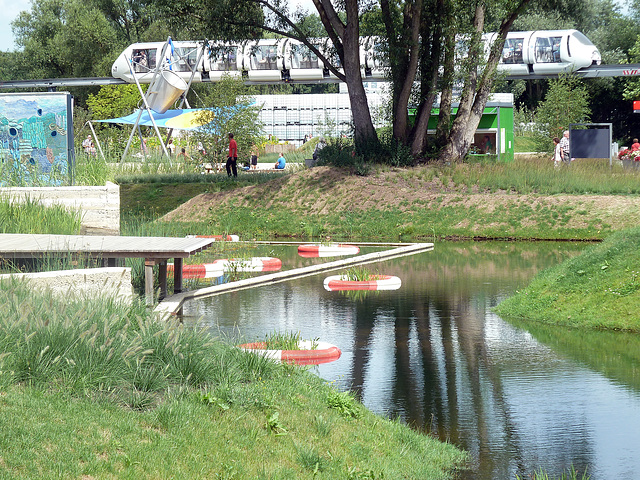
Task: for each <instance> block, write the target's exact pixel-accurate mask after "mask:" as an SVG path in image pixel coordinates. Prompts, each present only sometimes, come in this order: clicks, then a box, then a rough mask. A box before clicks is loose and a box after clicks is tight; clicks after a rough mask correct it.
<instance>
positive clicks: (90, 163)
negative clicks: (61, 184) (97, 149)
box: [74, 152, 113, 186]
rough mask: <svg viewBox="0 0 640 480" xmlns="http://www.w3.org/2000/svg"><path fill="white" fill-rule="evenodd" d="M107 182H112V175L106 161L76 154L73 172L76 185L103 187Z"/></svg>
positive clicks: (96, 157) (97, 157) (99, 157)
mask: <svg viewBox="0 0 640 480" xmlns="http://www.w3.org/2000/svg"><path fill="white" fill-rule="evenodd" d="M107 181H113V173H112V171H111V167H110V166H109V163H108V160H107V159H105V158H102V157H101V156H95V157H94V156H90V155H86V154H85V153H84V152H82V153H81V152H76V163H75V170H74V183H75V184H76V185H90V186H91V185H104V184H105V183H106V182H107Z"/></svg>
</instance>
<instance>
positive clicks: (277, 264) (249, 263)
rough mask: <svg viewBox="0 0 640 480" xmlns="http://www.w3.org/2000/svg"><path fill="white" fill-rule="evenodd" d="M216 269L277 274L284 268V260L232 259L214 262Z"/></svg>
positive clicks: (261, 258)
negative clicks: (276, 272)
mask: <svg viewBox="0 0 640 480" xmlns="http://www.w3.org/2000/svg"><path fill="white" fill-rule="evenodd" d="M213 265H217V267H216V268H219V269H222V270H235V271H236V272H275V271H277V270H280V269H281V268H282V260H280V259H279V258H274V257H251V258H248V259H242V258H231V259H226V258H223V259H220V260H216V261H215V262H213Z"/></svg>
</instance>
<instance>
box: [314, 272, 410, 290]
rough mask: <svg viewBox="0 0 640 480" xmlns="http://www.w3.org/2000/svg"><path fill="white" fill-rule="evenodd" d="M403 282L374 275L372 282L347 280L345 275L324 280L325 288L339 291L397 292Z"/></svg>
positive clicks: (396, 278)
mask: <svg viewBox="0 0 640 480" xmlns="http://www.w3.org/2000/svg"><path fill="white" fill-rule="evenodd" d="M401 285H402V281H401V280H400V279H399V278H398V277H395V276H393V275H372V276H371V280H362V281H357V280H347V279H346V277H345V276H344V275H331V276H330V277H327V278H325V279H324V288H325V290H328V291H330V292H334V291H338V290H397V289H399V288H400V286H401Z"/></svg>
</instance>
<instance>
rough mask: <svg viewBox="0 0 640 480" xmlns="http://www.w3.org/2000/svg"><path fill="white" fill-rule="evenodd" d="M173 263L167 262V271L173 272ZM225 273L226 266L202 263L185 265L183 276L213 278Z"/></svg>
mask: <svg viewBox="0 0 640 480" xmlns="http://www.w3.org/2000/svg"><path fill="white" fill-rule="evenodd" d="M173 268H174V267H173V263H168V264H167V271H169V272H173ZM223 274H224V268H223V267H222V266H221V265H217V264H215V263H200V264H196V265H183V266H182V277H183V278H212V277H219V276H221V275H223Z"/></svg>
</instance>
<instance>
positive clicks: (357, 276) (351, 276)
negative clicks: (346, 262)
mask: <svg viewBox="0 0 640 480" xmlns="http://www.w3.org/2000/svg"><path fill="white" fill-rule="evenodd" d="M378 276H379V275H378V274H376V273H373V272H372V271H371V270H369V269H368V268H367V267H365V266H362V265H359V266H355V267H351V268H349V269H347V270H346V271H345V272H344V273H343V274H342V275H341V277H342V279H343V280H346V281H348V282H368V281H370V280H376V279H377V278H378Z"/></svg>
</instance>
